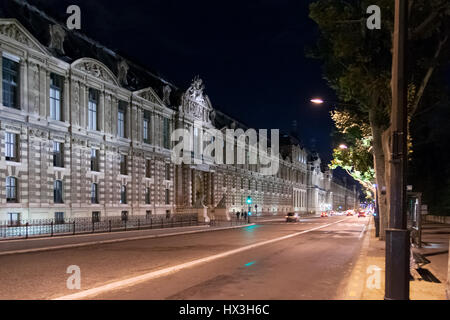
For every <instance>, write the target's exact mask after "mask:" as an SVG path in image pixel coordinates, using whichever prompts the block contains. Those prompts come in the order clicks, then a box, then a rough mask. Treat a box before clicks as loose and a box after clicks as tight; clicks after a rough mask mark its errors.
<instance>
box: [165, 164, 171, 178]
mask: <svg viewBox="0 0 450 320" xmlns="http://www.w3.org/2000/svg"><path fill="white" fill-rule="evenodd" d="M165 171H166V175H165V178H166V180H170V164H168V163H166V170H165Z"/></svg>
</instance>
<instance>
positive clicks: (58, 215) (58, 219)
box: [55, 212, 64, 224]
mask: <svg viewBox="0 0 450 320" xmlns="http://www.w3.org/2000/svg"><path fill="white" fill-rule="evenodd" d="M55 224H64V212H55Z"/></svg>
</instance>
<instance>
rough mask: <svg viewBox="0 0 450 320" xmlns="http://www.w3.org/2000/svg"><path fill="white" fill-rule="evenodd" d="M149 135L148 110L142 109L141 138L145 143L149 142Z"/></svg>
mask: <svg viewBox="0 0 450 320" xmlns="http://www.w3.org/2000/svg"><path fill="white" fill-rule="evenodd" d="M150 136H151V135H150V112H148V111H144V120H143V123H142V139H143V140H144V142H145V143H148V144H150V143H151V141H150Z"/></svg>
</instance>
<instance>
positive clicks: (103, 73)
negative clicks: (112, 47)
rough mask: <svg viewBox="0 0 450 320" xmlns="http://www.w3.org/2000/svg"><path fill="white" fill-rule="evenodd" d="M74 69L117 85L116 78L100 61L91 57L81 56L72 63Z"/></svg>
mask: <svg viewBox="0 0 450 320" xmlns="http://www.w3.org/2000/svg"><path fill="white" fill-rule="evenodd" d="M73 67H74V68H75V69H78V70H81V71H83V72H85V73H87V74H89V75H91V76H93V77H94V78H97V79H100V80H103V81H105V82H109V83H111V84H114V85H118V82H117V79H116V78H115V76H114V74H113V73H112V72H111V71H110V70H108V69H107V67H105V66H104V65H102V64H101V63H100V62H97V61H95V60H93V59H89V58H83V59H80V60H78V61H75V62H74V63H73Z"/></svg>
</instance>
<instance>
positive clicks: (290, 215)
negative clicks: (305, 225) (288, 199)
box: [286, 212, 300, 222]
mask: <svg viewBox="0 0 450 320" xmlns="http://www.w3.org/2000/svg"><path fill="white" fill-rule="evenodd" d="M299 221H300V217H299V216H298V213H295V212H289V213H288V214H287V216H286V222H299Z"/></svg>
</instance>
